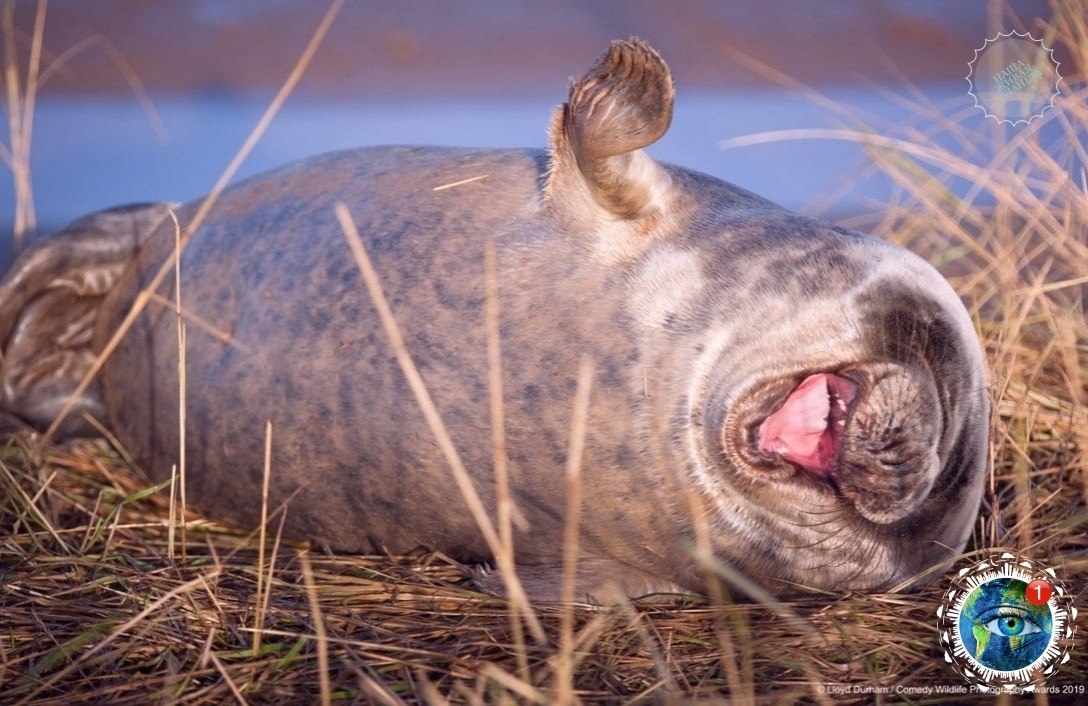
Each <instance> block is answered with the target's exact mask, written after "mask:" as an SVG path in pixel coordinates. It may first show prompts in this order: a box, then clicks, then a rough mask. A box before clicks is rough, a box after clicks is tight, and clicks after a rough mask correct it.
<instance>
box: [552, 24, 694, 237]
mask: <svg viewBox="0 0 1088 706" xmlns="http://www.w3.org/2000/svg"><path fill="white" fill-rule="evenodd" d="M674 97H675V89H674V87H673V82H672V76H671V74H670V73H669V67H668V66H666V65H665V62H664V61H663V60H662V59H661V56H660V55H659V54H658V53H657V52H656V51H655V50H654V49H653V48H652V47H651V46H650V45H649V44H646V43H645V42H643V41H642V40H640V39H637V38H633V37H632V38H631V39H630V40H628V41H614V42H612V44H611V46H610V47H609V48H608V51H607V52H605V53H604V55H602V56H601V57H600V58H599V59H598V60H597V62H596V63H595V64H594V65H593V67H592V68H590V70H589V71H588V72H587V73H586V75H585V76H583V77H582V78H580V79H578V80H577V81H574V82H573V83H572V84H571V88H570V98H569V100H568V102H567V103H565V104H564V105H563V106H562V107H561V108H560V109H559V110H558V111H556V115H555V117H554V119H553V121H552V126H551V135H550V137H551V157H552V164H551V173H550V174H549V177H548V187H549V192H550V193H551V194H552V195H553V196H559V198H553V202H559V203H564V204H566V203H570V202H571V201H574V200H573V199H571V198H570V197H571V196H572V194H569V193H565V192H568V191H569V190H571V189H575V190H578V191H581V192H583V193H584V192H586V191H588V194H589V195H590V196H591V198H592V203H593V204H594V205H595V206H596V207H597V208H599V209H601V210H603V211H604V213H605V214H607V216H608V217H609V218H610V219H612V220H627V221H630V220H638V219H644V218H647V217H650V216H653V215H654V214H655V212H657V211H659V210H660V209H661V208H662V207H663V205H664V204H663V203H662V201H663V199H662V193H663V192H664V191H665V190H666V189H667V188H668V186H669V177H668V175H667V174H666V173H665V171H664V170H663V169H662V168H661V167H660V166H658V164H657V163H656V162H654V161H653V160H652V159H650V157H648V156H647V155H646V154H645V153H644V152H642V148H644V147H646V146H648V145H650V144H652V143H654V142H656V141H657V140H658V139H659V138H660V137H661V136H662V135H664V134H665V131H666V130H668V128H669V124H670V123H671V122H672V108H673V101H674ZM556 192H564V193H562V194H557V193H556ZM583 220H584V218H583Z"/></svg>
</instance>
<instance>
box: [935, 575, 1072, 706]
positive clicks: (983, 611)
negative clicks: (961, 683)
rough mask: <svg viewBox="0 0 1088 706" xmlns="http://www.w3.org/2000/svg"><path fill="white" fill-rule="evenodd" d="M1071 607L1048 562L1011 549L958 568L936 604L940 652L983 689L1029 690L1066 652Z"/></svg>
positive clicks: (1048, 673) (1051, 669) (1068, 647)
mask: <svg viewBox="0 0 1088 706" xmlns="http://www.w3.org/2000/svg"><path fill="white" fill-rule="evenodd" d="M1075 619H1076V608H1074V607H1073V606H1072V602H1071V600H1070V598H1069V597H1068V595H1067V594H1066V592H1065V589H1064V587H1063V586H1062V584H1061V582H1060V581H1058V579H1057V577H1056V575H1055V573H1054V570H1053V569H1049V568H1046V567H1043V566H1041V565H1040V564H1038V563H1036V562H1033V561H1030V560H1028V559H1023V558H1018V557H1016V556H1014V555H1013V554H1002V555H1000V556H999V557H993V558H990V559H987V560H983V561H981V562H979V563H978V564H975V565H974V566H971V567H968V568H966V569H963V570H961V571H960V572H959V576H958V577H957V578H956V579H955V580H954V581H953V582H952V587H951V590H950V591H949V592H948V593H947V594H946V596H945V600H944V601H943V602H942V604H941V606H940V607H939V608H938V609H937V621H938V627H939V629H940V639H941V644H942V646H943V647H944V650H945V660H946V661H948V662H950V663H951V664H952V665H953V667H955V669H956V671H958V672H959V673H960V674H961V675H962V676H963V677H964V678H965V679H966V680H967V681H968V682H970V683H972V684H974V685H975V686H978V687H979V688H981V689H986V690H993V691H998V690H1004V689H1022V690H1029V691H1030V690H1032V689H1033V688H1034V686H1036V685H1038V684H1041V683H1042V682H1043V681H1044V680H1045V679H1046V678H1047V677H1049V676H1050V675H1051V674H1052V673H1053V671H1054V668H1055V667H1056V666H1057V665H1059V664H1062V663H1064V662H1065V661H1067V660H1068V659H1069V649H1070V647H1071V645H1072V638H1073V621H1074V620H1075Z"/></svg>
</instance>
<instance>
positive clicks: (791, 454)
mask: <svg viewBox="0 0 1088 706" xmlns="http://www.w3.org/2000/svg"><path fill="white" fill-rule="evenodd" d="M831 379H832V376H831V375H829V374H827V373H818V374H816V375H809V376H808V377H807V378H805V380H804V381H803V382H802V383H801V384H800V385H798V386H797V389H795V390H794V391H793V392H791V393H790V396H789V397H788V398H786V401H785V402H784V403H783V404H782V406H781V407H780V408H779V409H778V411H777V412H775V413H774V414H772V415H771V416H769V417H767V418H766V419H765V420H763V424H761V425H760V427H759V450H760V451H762V452H763V453H765V454H768V455H770V454H775V453H777V454H779V455H781V456H782V457H783V458H785V459H786V460H787V461H792V462H793V463H796V464H798V465H800V466H803V467H805V468H807V469H809V470H813V471H820V472H823V473H827V472H829V471H830V470H831V469H832V466H833V465H834V460H835V446H836V442H835V437H836V435H835V434H834V433H833V432H832V430H831V429H830V428H829V418H830V415H831V391H830V390H829V389H828V385H829V384H831V383H830V381H831Z"/></svg>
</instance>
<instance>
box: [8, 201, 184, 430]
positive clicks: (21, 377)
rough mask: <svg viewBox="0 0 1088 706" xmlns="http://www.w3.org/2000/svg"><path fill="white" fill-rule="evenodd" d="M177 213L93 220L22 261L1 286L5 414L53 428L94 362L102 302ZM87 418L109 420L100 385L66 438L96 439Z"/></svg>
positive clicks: (79, 403)
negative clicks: (91, 436) (149, 239)
mask: <svg viewBox="0 0 1088 706" xmlns="http://www.w3.org/2000/svg"><path fill="white" fill-rule="evenodd" d="M173 207H174V205H173V204H143V205H137V206H124V207H121V208H115V209H111V210H108V211H102V212H99V213H95V214H92V215H90V216H86V217H84V218H81V219H79V220H78V221H75V222H74V223H72V224H70V225H69V226H68V227H67V228H65V229H64V230H62V231H60V232H58V233H56V234H55V235H53V236H50V237H49V238H46V239H44V240H42V241H41V242H39V243H36V244H35V245H33V246H32V247H31V248H29V249H28V250H27V251H26V252H24V253H23V254H22V255H21V256H20V257H19V258H18V259H17V260H16V261H15V264H14V265H12V268H11V270H10V271H9V272H8V274H7V276H6V277H5V278H4V279H3V281H2V282H0V345H2V358H0V385H2V387H0V408H2V409H3V410H4V411H6V412H8V413H10V414H13V415H15V416H18V417H20V418H22V419H25V420H26V421H28V422H30V423H32V424H34V425H37V426H42V427H45V426H48V425H49V424H51V423H52V422H53V420H54V419H55V418H56V416H57V414H58V413H59V412H60V410H61V409H62V408H63V407H64V405H65V404H66V403H67V402H68V399H69V397H71V396H72V393H73V392H74V391H75V389H76V387H77V386H78V385H79V383H80V381H81V380H82V379H83V377H84V376H85V375H86V374H87V371H88V370H90V367H91V365H92V363H93V362H94V358H95V354H96V352H95V351H94V350H93V349H92V339H93V337H94V329H95V320H96V317H97V314H98V307H99V305H100V304H101V302H102V298H103V297H104V296H105V295H106V294H107V293H108V292H109V291H110V289H111V288H112V287H113V285H114V284H115V283H116V282H117V280H118V278H119V277H120V276H121V272H122V271H123V270H124V269H125V267H126V266H127V265H128V263H129V262H130V261H131V260H132V258H133V257H134V256H135V254H136V252H137V249H138V246H139V244H140V243H141V242H142V241H143V239H144V238H146V237H147V236H148V235H150V234H151V233H152V232H153V231H154V230H155V229H156V228H158V226H159V225H160V224H161V223H162V222H163V221H164V220H165V219H166V218H168V212H169V210H170V209H171V208H173ZM83 412H87V413H89V414H91V415H93V416H96V417H100V416H102V413H103V405H102V399H101V394H100V392H99V390H98V387H97V385H92V386H91V387H89V388H88V389H87V391H86V392H84V393H83V394H82V395H81V396H80V397H79V398H78V399H77V400H76V401H75V403H74V406H73V409H72V412H71V413H70V414H69V415H68V417H67V418H66V420H65V422H64V424H63V425H62V426H61V428H60V432H61V434H62V435H67V436H71V435H76V434H82V433H88V432H89V431H90V426H89V425H88V424H87V423H86V421H84V419H83V414H82V413H83Z"/></svg>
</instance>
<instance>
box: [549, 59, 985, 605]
mask: <svg viewBox="0 0 1088 706" xmlns="http://www.w3.org/2000/svg"><path fill="white" fill-rule="evenodd" d="M672 104H673V84H672V79H671V77H670V74H669V71H668V69H667V67H666V66H665V64H664V63H663V62H662V61H661V59H660V57H659V56H658V55H657V54H656V52H654V51H653V50H652V49H651V48H649V47H648V46H646V45H645V44H643V43H641V42H639V41H637V40H632V41H631V42H617V43H614V44H613V46H612V48H611V49H610V51H609V52H608V53H607V54H605V55H604V56H603V57H602V58H601V60H600V61H599V62H598V63H597V65H596V66H595V67H594V68H593V69H591V70H590V72H589V73H588V74H587V75H586V76H585V77H584V78H582V79H581V80H580V81H578V82H576V83H575V84H574V86H573V87H572V89H571V99H570V102H569V103H568V104H567V105H565V106H564V107H563V109H562V110H561V111H559V113H558V114H557V116H556V119H555V122H554V123H553V130H552V152H553V160H552V173H551V175H550V181H549V189H550V194H551V196H552V202H553V204H555V208H556V210H558V211H560V212H561V215H566V216H567V218H568V220H571V221H574V222H575V223H576V224H577V226H578V228H579V229H581V230H582V231H588V232H590V233H593V234H594V239H593V241H592V242H593V247H592V250H593V254H594V255H595V256H596V257H597V258H598V259H599V260H602V261H604V262H607V263H609V264H611V265H624V266H626V267H627V270H626V271H627V272H628V273H629V274H628V275H627V283H628V286H629V287H630V296H629V297H628V302H629V310H628V316H629V318H630V320H632V321H633V322H635V325H636V328H637V330H638V332H639V334H638V340H639V346H640V352H639V358H640V360H641V362H642V364H643V367H644V369H646V370H652V371H654V374H655V375H659V376H662V377H664V378H667V379H665V380H664V381H663V384H661V385H660V386H659V387H660V388H661V389H664V390H665V391H666V392H667V394H665V395H661V396H658V397H655V398H654V399H653V400H652V401H651V402H648V403H647V404H649V405H653V406H654V407H655V408H656V409H655V411H654V415H653V416H654V418H655V419H662V418H664V419H668V420H670V421H669V422H668V423H667V427H666V428H664V429H662V428H660V426H659V427H658V428H657V429H652V428H649V429H647V430H646V433H645V435H646V436H648V437H653V436H655V435H656V436H665V437H667V439H668V441H667V443H668V444H669V449H668V451H666V452H665V453H667V454H669V455H670V456H671V458H670V463H669V465H670V466H671V467H674V468H679V469H681V473H680V475H681V480H679V482H678V485H677V487H678V488H681V489H684V488H690V487H691V485H692V483H691V482H690V480H688V481H685V480H683V479H684V478H688V479H690V478H694V480H695V483H694V485H695V486H696V487H697V488H698V489H699V491H700V496H701V500H702V504H701V506H702V507H705V508H708V512H709V516H710V520H711V521H710V522H709V523H708V524H709V526H710V528H711V535H712V537H711V539H712V542H713V544H714V545H715V548H716V551H717V553H718V554H719V556H722V557H723V558H726V559H728V560H729V561H730V562H731V563H733V564H734V565H737V566H739V567H740V568H742V569H744V570H746V571H748V572H749V573H750V574H752V575H753V576H760V577H763V578H765V579H769V580H771V581H785V582H788V583H796V584H804V585H809V586H817V587H822V588H836V589H842V588H847V589H863V588H878V587H891V586H895V585H899V584H901V583H905V582H909V581H910V580H911V579H912V578H913V577H915V576H916V575H917V574H918V573H919V572H921V571H922V570H923V569H925V568H926V567H927V566H930V565H932V564H934V563H935V562H937V561H939V560H941V559H944V558H947V557H948V556H950V555H952V554H954V553H956V552H958V551H959V550H960V549H962V547H963V546H964V544H965V542H966V539H967V536H968V534H969V532H970V528H971V526H972V524H973V522H974V518H975V515H976V513H977V509H978V505H979V500H980V497H981V492H982V484H983V478H984V476H985V468H986V461H987V456H988V454H987V450H988V427H989V402H988V398H987V393H986V390H985V380H984V365H983V358H982V353H981V349H980V346H979V343H978V339H977V336H976V334H975V332H974V329H973V326H972V323H971V321H970V318H969V316H968V314H967V312H966V310H965V308H964V306H963V304H962V303H961V301H960V300H959V299H958V297H957V296H956V294H955V293H954V292H953V290H952V289H951V287H950V286H949V285H948V283H947V282H946V281H945V280H944V279H943V278H942V277H941V276H940V275H939V274H938V273H937V272H936V271H935V270H934V269H933V268H932V267H931V266H929V265H928V264H927V263H926V262H924V261H923V260H921V259H920V258H918V257H916V256H915V255H913V254H911V253H909V252H907V251H906V250H904V249H902V248H899V247H895V246H892V245H890V244H888V243H885V242H882V241H879V240H876V239H873V238H870V237H867V236H864V235H862V234H860V233H856V232H853V231H849V230H846V229H842V228H837V227H833V226H830V225H827V224H822V223H819V222H817V221H814V220H812V219H808V218H804V217H801V216H798V215H796V214H793V213H790V212H788V211H785V210H784V209H781V208H779V207H777V206H775V205H773V204H770V203H768V202H766V201H764V200H763V199H760V198H758V197H756V196H754V195H752V194H749V193H747V192H745V191H743V190H741V189H738V188H736V187H734V186H731V185H729V184H725V183H722V182H720V181H718V180H715V179H711V178H709V177H705V176H703V175H698V174H694V173H692V172H689V171H686V170H681V169H677V168H674V167H671V166H669V165H663V164H659V163H657V162H655V161H654V160H652V159H651V158H649V157H648V156H647V155H646V154H645V153H644V152H642V149H641V148H643V147H645V146H647V145H649V144H650V143H652V142H653V141H654V140H656V139H657V138H658V137H660V136H661V135H662V134H664V132H665V130H666V129H667V128H668V125H669V122H670V119H671V115H672ZM640 384H641V377H640ZM648 443H651V444H652V443H653V442H648ZM696 526H698V523H697V524H696ZM778 588H781V586H779V587H778Z"/></svg>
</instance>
